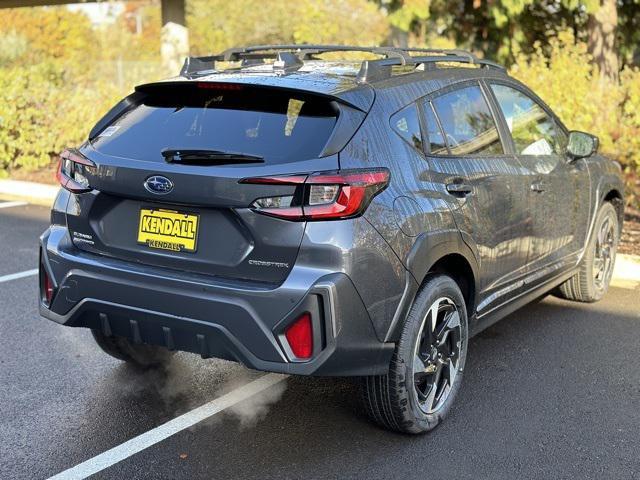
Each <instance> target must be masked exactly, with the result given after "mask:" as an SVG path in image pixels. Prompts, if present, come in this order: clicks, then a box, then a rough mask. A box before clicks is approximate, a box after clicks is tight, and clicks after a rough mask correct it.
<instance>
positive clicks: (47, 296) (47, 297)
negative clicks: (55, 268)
mask: <svg viewBox="0 0 640 480" xmlns="http://www.w3.org/2000/svg"><path fill="white" fill-rule="evenodd" d="M40 268H42V267H40ZM53 291H54V287H53V282H52V281H51V278H49V275H47V271H46V270H45V269H44V268H42V296H43V299H44V301H45V303H46V304H47V306H48V305H51V300H53Z"/></svg>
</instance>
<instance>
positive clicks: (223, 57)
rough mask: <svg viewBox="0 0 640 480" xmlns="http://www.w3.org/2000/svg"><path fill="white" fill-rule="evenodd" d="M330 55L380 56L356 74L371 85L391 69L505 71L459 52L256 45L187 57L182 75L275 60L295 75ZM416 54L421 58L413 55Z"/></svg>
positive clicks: (472, 55) (385, 76)
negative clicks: (458, 66) (451, 66)
mask: <svg viewBox="0 0 640 480" xmlns="http://www.w3.org/2000/svg"><path fill="white" fill-rule="evenodd" d="M329 52H363V53H371V54H374V55H379V56H380V57H381V58H380V59H377V60H364V61H363V62H362V64H361V66H360V71H359V72H358V74H357V77H356V79H357V81H358V82H372V81H376V80H381V79H384V78H387V77H389V76H390V75H391V67H392V66H396V65H400V66H405V65H407V66H417V65H420V64H425V65H433V66H435V64H437V63H446V62H452V63H468V64H473V65H479V66H481V67H487V68H495V69H498V70H502V71H504V70H505V68H504V67H503V66H501V65H499V64H497V63H495V62H492V61H490V60H485V59H482V58H478V57H477V56H475V55H474V54H472V53H471V52H468V51H466V50H459V49H436V48H410V47H409V48H399V47H361V46H353V45H313V44H309V45H307V44H305V45H298V44H284V45H255V46H251V47H239V48H229V49H227V50H225V51H224V52H222V53H220V54H218V55H212V56H206V57H188V58H187V59H185V62H184V65H183V66H182V69H181V70H180V75H182V76H189V75H192V74H195V73H199V72H202V73H204V72H207V73H210V72H215V71H216V70H215V69H216V62H233V61H241V62H242V63H243V64H244V65H252V64H254V65H255V64H256V63H261V62H262V61H263V60H265V59H274V63H273V66H274V69H278V70H284V71H285V72H290V71H296V70H298V69H299V68H300V67H301V66H302V65H303V64H304V61H305V60H312V59H314V56H315V55H320V54H323V53H329ZM412 53H417V54H419V55H415V56H414V55H412Z"/></svg>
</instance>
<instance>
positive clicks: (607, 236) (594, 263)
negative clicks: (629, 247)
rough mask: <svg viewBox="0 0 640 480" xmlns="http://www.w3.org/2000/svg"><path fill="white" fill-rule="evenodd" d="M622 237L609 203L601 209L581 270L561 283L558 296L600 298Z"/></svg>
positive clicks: (591, 299)
mask: <svg viewBox="0 0 640 480" xmlns="http://www.w3.org/2000/svg"><path fill="white" fill-rule="evenodd" d="M619 240H620V227H619V224H618V213H617V212H616V209H615V208H614V206H613V205H612V204H611V203H608V202H607V203H605V204H603V205H602V206H601V207H600V210H598V215H597V217H596V222H595V225H594V230H593V234H592V235H591V239H590V240H589V243H588V244H587V249H586V251H585V252H584V255H583V257H582V261H581V262H580V269H579V271H578V273H576V274H575V275H574V276H573V277H571V278H570V279H569V280H567V281H566V282H564V283H563V284H562V285H560V286H559V287H558V289H557V291H556V292H555V293H556V294H557V295H558V296H559V297H562V298H566V299H567V300H576V301H579V302H597V301H598V300H600V299H601V298H602V297H603V295H604V294H605V293H606V292H607V289H608V288H609V282H611V277H612V275H613V267H614V265H615V261H616V251H617V249H618V242H619Z"/></svg>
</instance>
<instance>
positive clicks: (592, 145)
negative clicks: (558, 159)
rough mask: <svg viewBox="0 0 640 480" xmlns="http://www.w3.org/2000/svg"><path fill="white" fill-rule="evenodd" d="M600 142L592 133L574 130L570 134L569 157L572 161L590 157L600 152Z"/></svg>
mask: <svg viewBox="0 0 640 480" xmlns="http://www.w3.org/2000/svg"><path fill="white" fill-rule="evenodd" d="M599 144H600V140H598V137H596V136H595V135H591V134H590V133H585V132H579V131H577V130H573V131H571V132H569V141H568V143H567V155H569V158H571V160H577V159H579V158H586V157H590V156H591V155H593V154H594V153H596V152H597V151H598V146H599Z"/></svg>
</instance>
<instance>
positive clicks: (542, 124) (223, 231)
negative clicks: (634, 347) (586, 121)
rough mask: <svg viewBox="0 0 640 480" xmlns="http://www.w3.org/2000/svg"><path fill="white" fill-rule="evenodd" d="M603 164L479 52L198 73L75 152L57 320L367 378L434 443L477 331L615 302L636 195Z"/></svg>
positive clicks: (262, 55) (317, 49)
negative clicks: (542, 307) (535, 312)
mask: <svg viewBox="0 0 640 480" xmlns="http://www.w3.org/2000/svg"><path fill="white" fill-rule="evenodd" d="M346 51H349V52H350V53H349V55H342V53H341V52H346ZM354 52H356V53H355V54H356V55H358V53H357V52H362V57H363V58H367V59H366V60H364V61H354V60H352V58H353V56H354ZM326 54H331V58H332V59H331V60H329V59H327V56H326ZM336 56H341V58H343V60H335V58H336ZM585 101H588V100H586V99H585ZM597 149H598V140H597V138H596V137H594V136H592V135H589V134H586V133H583V132H578V131H569V130H567V128H566V127H565V126H564V124H563V123H562V122H561V121H560V119H559V118H558V117H557V116H556V115H555V114H554V113H553V112H552V111H551V110H550V109H549V107H548V106H547V105H546V104H545V103H544V102H542V101H541V100H540V98H538V97H537V96H536V95H535V94H534V93H533V92H532V91H531V90H529V89H528V88H527V87H526V86H524V85H523V84H522V83H520V82H518V81H517V80H515V79H513V78H511V77H510V76H509V75H508V74H507V73H506V72H505V70H504V68H502V67H500V66H499V65H496V64H494V63H492V62H490V61H487V60H482V59H479V58H477V57H475V56H473V55H471V54H470V53H468V52H464V51H459V50H453V51H451V50H450V51H445V50H417V49H415V50H412V49H399V48H391V47H384V48H383V47H380V48H362V47H337V46H319V45H280V46H273V45H272V46H268V45H267V46H259V47H250V48H237V49H231V50H227V51H226V52H223V53H222V54H220V55H216V56H211V57H194V58H188V59H187V60H186V61H185V65H184V67H183V68H182V71H181V72H180V75H179V76H178V77H176V78H172V79H170V80H167V81H160V82H155V83H149V84H146V85H141V86H139V87H137V88H136V89H135V91H134V92H133V93H132V94H131V95H129V96H128V97H126V98H125V99H123V100H122V101H121V102H120V103H118V104H117V105H116V106H114V107H113V108H112V110H110V111H109V112H108V113H107V114H106V115H105V116H104V117H103V118H102V119H101V120H100V121H99V122H98V123H97V125H96V126H95V127H94V128H93V129H92V130H91V132H90V134H89V137H88V140H87V141H86V142H85V143H84V144H82V146H80V147H79V148H77V149H69V150H66V151H65V152H63V153H62V154H61V160H60V166H59V170H58V178H59V181H60V183H61V185H62V187H64V188H63V189H61V190H60V193H59V195H58V197H57V199H56V200H55V204H54V206H53V209H52V214H51V226H50V227H49V228H48V229H47V231H46V232H45V233H44V234H43V236H42V238H41V254H40V286H41V292H40V309H41V313H42V315H43V316H45V317H46V318H48V319H50V320H53V321H55V322H58V323H60V324H63V325H67V326H73V327H87V328H90V329H91V330H92V332H93V335H94V337H95V340H96V342H97V344H98V345H99V346H100V347H101V348H102V349H103V350H104V351H106V352H107V353H109V354H110V355H113V356H114V357H116V358H119V359H121V360H124V361H127V362H132V363H135V364H138V365H142V366H153V365H160V364H163V363H165V362H168V361H170V358H171V355H172V353H173V352H175V351H187V352H194V353H197V354H199V355H201V356H202V357H205V358H206V357H218V358H223V359H229V360H235V361H238V362H242V363H243V364H244V365H246V366H247V367H250V368H253V369H257V370H263V371H271V372H282V373H286V374H295V375H329V376H358V377H362V393H363V395H362V396H363V405H364V409H365V410H366V411H367V412H368V414H369V415H370V416H371V418H372V419H373V420H374V421H376V422H377V423H379V424H380V425H382V426H384V427H386V428H389V429H393V430H397V431H402V432H410V433H419V432H425V431H428V430H430V429H432V428H434V427H435V426H436V425H437V424H438V423H439V422H440V421H441V420H442V419H443V418H444V416H445V415H446V414H447V412H448V411H449V409H450V407H451V404H452V402H453V401H454V397H455V396H456V392H457V391H458V390H459V388H460V384H461V380H462V376H463V372H464V369H465V362H466V360H467V346H468V342H469V338H470V337H471V336H472V335H474V334H476V333H478V332H479V331H480V330H482V329H484V328H486V327H487V326H489V325H491V324H492V323H494V322H496V321H497V320H499V319H500V318H502V317H504V316H505V315H507V314H509V313H510V312H513V311H514V310H516V309H517V308H519V307H522V306H523V305H525V304H527V303H528V302H531V301H532V300H534V299H537V298H539V297H541V296H542V295H544V294H546V293H547V292H553V293H555V294H557V295H559V296H561V297H564V298H567V299H572V300H577V301H583V302H592V301H596V300H598V299H600V298H601V297H602V296H603V294H604V293H605V291H606V290H607V287H608V284H609V281H610V279H611V275H612V271H613V264H614V260H615V253H616V246H617V244H618V239H619V237H620V229H621V225H622V205H623V202H622V192H623V186H622V183H621V179H620V169H619V166H618V165H617V164H616V163H614V162H612V161H610V160H608V159H606V158H604V157H602V156H600V155H599V154H598V153H597Z"/></svg>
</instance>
